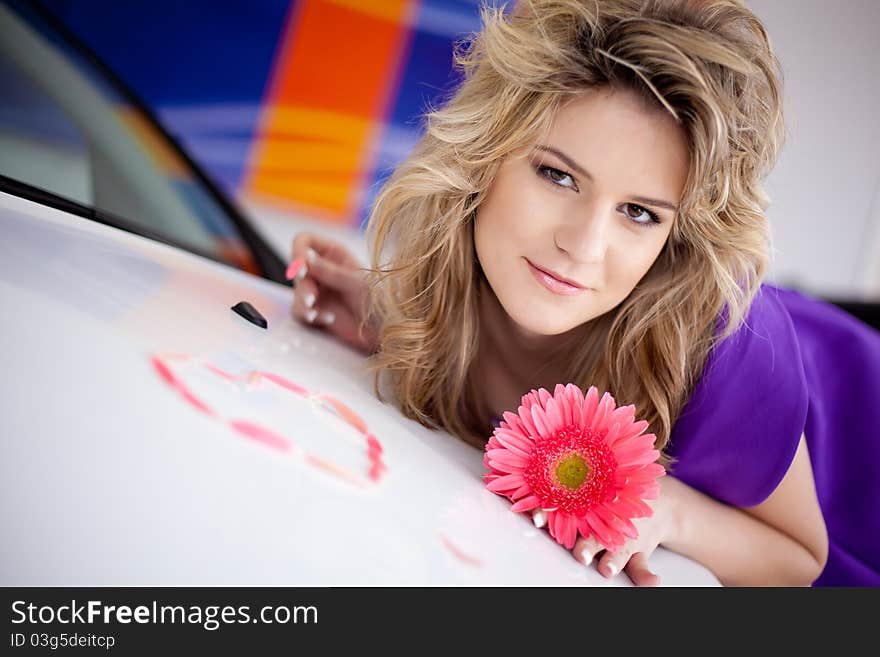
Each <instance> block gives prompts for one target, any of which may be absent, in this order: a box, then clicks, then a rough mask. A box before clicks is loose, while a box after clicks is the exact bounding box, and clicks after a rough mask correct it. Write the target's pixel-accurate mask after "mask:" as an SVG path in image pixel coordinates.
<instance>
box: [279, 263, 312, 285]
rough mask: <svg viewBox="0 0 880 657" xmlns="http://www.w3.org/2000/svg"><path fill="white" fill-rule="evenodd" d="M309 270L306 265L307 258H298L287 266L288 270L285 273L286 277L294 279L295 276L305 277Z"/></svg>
mask: <svg viewBox="0 0 880 657" xmlns="http://www.w3.org/2000/svg"><path fill="white" fill-rule="evenodd" d="M307 271H308V267H307V266H306V263H305V260H303V259H302V258H297V259H296V260H294V261H293V262H291V263H290V264H289V265H288V266H287V271H286V272H285V273H284V277H285V278H286V279H287V280H289V281H292V280H293V279H294V278H296V279H297V280H302V279H303V278H305V275H306V273H307Z"/></svg>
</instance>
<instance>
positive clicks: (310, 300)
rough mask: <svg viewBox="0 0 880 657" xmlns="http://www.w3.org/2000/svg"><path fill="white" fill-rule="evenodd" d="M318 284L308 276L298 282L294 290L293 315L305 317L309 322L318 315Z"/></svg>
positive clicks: (300, 317)
mask: <svg viewBox="0 0 880 657" xmlns="http://www.w3.org/2000/svg"><path fill="white" fill-rule="evenodd" d="M317 303H318V286H317V285H316V284H315V281H313V280H310V279H309V278H308V277H306V278H303V279H302V280H300V281H299V282H297V283H296V287H295V288H294V291H293V306H292V311H293V316H294V317H297V318H299V319H303V320H305V321H306V322H308V323H309V324H312V323H314V321H315V320H316V319H317V317H318V308H317V307H316V306H317Z"/></svg>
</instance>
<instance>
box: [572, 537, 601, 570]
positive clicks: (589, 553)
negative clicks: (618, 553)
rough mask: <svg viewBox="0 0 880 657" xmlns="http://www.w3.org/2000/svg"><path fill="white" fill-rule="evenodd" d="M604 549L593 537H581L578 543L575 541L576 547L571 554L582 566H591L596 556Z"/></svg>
mask: <svg viewBox="0 0 880 657" xmlns="http://www.w3.org/2000/svg"><path fill="white" fill-rule="evenodd" d="M604 549H605V548H604V547H602V545H601V544H600V543H599V541H597V540H596V539H595V538H593V537H592V536H590V537H588V538H584V537H583V536H579V537H578V539H577V541H575V544H574V547H573V548H572V549H571V554H572V555H573V556H574V558H575V559H577V560H578V561H580V562H581V563H582V564H584V565H585V566H589V565H590V564H591V563H592V562H593V559H594V558H595V557H596V555H597V554H598V553H599V552H601V551H602V550H604Z"/></svg>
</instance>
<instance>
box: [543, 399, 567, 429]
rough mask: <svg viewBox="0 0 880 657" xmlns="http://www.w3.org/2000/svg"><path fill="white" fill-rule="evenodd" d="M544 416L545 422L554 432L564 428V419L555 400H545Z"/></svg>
mask: <svg viewBox="0 0 880 657" xmlns="http://www.w3.org/2000/svg"><path fill="white" fill-rule="evenodd" d="M546 415H547V420H549V422H550V424H551V425H553V430H554V431H555V430H559V429H561V428H562V427H564V426H565V419H564V418H563V416H562V410H561V409H560V407H559V402H558V401H557V400H556V399H555V398H550V399H548V400H547V409H546Z"/></svg>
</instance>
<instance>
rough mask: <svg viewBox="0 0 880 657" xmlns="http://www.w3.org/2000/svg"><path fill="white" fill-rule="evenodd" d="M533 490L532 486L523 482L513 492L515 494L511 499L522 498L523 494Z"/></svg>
mask: <svg viewBox="0 0 880 657" xmlns="http://www.w3.org/2000/svg"><path fill="white" fill-rule="evenodd" d="M531 490H532V487H531V486H529V485H528V484H523V485H522V486H520V487H519V488H517V489H516V490H515V491H514V492H513V494H512V495H511V496H510V499H512V500H518V499H519V498H521V497H522V496H523V495H526V494H527V493H529V492H531Z"/></svg>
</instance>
